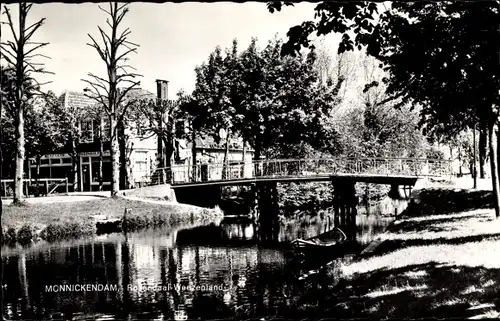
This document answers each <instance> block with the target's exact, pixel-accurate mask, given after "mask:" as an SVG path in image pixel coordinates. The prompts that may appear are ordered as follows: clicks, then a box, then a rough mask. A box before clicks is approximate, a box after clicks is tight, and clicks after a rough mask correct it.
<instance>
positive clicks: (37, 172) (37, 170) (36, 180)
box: [35, 156, 41, 195]
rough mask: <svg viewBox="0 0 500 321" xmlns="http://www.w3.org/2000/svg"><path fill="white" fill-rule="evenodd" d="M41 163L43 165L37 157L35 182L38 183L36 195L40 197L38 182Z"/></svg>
mask: <svg viewBox="0 0 500 321" xmlns="http://www.w3.org/2000/svg"><path fill="white" fill-rule="evenodd" d="M40 163H41V157H40V156H37V157H36V177H35V182H36V193H37V194H38V195H40V193H39V190H40V189H39V185H38V182H39V180H40Z"/></svg>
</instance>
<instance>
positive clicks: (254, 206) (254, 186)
mask: <svg viewBox="0 0 500 321" xmlns="http://www.w3.org/2000/svg"><path fill="white" fill-rule="evenodd" d="M250 188H251V191H252V196H253V204H252V219H253V220H254V221H255V222H258V221H259V192H258V189H257V184H255V183H254V184H252V185H251V187H250Z"/></svg>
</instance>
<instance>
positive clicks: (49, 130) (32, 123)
mask: <svg viewBox="0 0 500 321" xmlns="http://www.w3.org/2000/svg"><path fill="white" fill-rule="evenodd" d="M58 105H60V102H59V101H58V99H57V97H56V96H55V94H54V93H53V92H51V91H49V92H48V93H47V95H46V96H44V97H42V98H41V99H39V100H38V104H36V105H35V104H32V105H30V106H28V108H27V109H26V111H27V114H26V130H25V135H26V146H27V148H26V156H27V157H28V158H30V157H33V158H35V161H36V176H35V179H36V180H37V185H38V179H39V176H40V162H41V158H42V156H44V155H46V154H49V153H53V152H55V151H56V150H58V149H60V148H62V147H63V146H64V144H65V143H66V141H65V138H66V136H64V128H63V127H62V123H61V122H60V121H59V115H60V114H59V112H60V108H59V106H58ZM28 164H29V163H28ZM28 170H30V168H29V166H28Z"/></svg>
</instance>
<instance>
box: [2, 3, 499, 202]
mask: <svg viewBox="0 0 500 321" xmlns="http://www.w3.org/2000/svg"><path fill="white" fill-rule="evenodd" d="M279 5H280V3H279V2H273V3H272V4H270V5H269V8H270V9H273V8H278V7H279ZM363 5H364V6H363ZM363 5H362V4H356V5H349V4H340V3H339V4H338V5H337V4H336V5H333V7H331V6H326V7H325V5H324V4H318V8H317V11H319V12H327V13H329V14H331V15H333V16H336V15H340V16H342V15H346V14H347V19H357V18H356V17H357V16H356V15H361V16H362V19H361V18H360V19H361V20H359V21H357V22H359V24H360V27H359V28H360V29H359V30H357V33H358V34H361V35H362V36H359V37H358V38H356V41H357V43H359V44H360V47H359V48H358V49H363V47H362V46H365V47H366V48H368V51H367V53H368V55H367V54H363V53H361V52H362V51H364V49H363V50H361V51H360V52H358V53H357V55H352V54H351V53H350V52H348V51H349V50H351V49H354V46H353V42H352V41H351V40H350V38H349V37H348V35H347V36H344V38H342V39H343V40H342V42H341V44H340V47H339V53H338V54H332V53H331V51H330V50H329V49H328V48H326V47H322V46H314V47H313V46H310V45H311V43H307V42H304V41H305V40H304V39H306V40H307V32H310V31H311V28H313V29H314V28H324V26H323V25H322V24H321V23H319V22H318V24H314V23H313V22H306V23H304V24H303V25H301V26H299V27H294V28H292V29H291V30H290V32H289V34H288V36H289V40H288V42H286V43H283V41H282V40H281V39H278V38H277V37H275V38H274V39H272V40H270V41H269V42H268V43H267V44H266V45H265V46H264V47H263V48H260V47H259V43H258V40H257V39H252V40H251V42H250V44H249V45H248V47H247V48H245V49H244V50H242V51H240V50H239V47H238V41H237V40H234V41H233V43H232V44H231V46H229V47H228V48H226V49H225V50H223V49H222V48H221V47H219V46H218V47H216V48H215V49H214V50H213V52H211V53H210V54H209V56H208V58H207V61H206V62H203V63H202V64H201V65H199V66H198V67H196V69H195V74H196V82H195V88H194V90H193V91H192V92H191V93H187V92H185V91H180V92H179V93H178V95H177V99H176V100H175V101H162V102H158V101H157V100H155V99H130V97H129V93H130V92H131V91H132V90H133V89H134V88H137V87H138V86H139V84H140V82H139V80H137V79H138V78H139V77H140V76H141V75H140V74H138V73H136V71H135V69H134V68H133V67H132V66H130V65H129V64H128V60H129V58H128V55H129V54H132V53H135V52H136V51H137V48H138V45H137V44H135V43H133V42H131V41H130V40H129V39H128V36H129V35H130V30H129V29H128V28H125V29H124V30H123V31H122V30H121V29H120V27H121V24H122V22H123V19H124V18H125V16H126V14H127V13H128V10H129V9H128V6H127V5H126V4H117V3H110V4H109V7H108V8H104V7H99V8H100V9H101V10H102V11H104V12H105V13H106V14H107V15H108V18H107V20H106V23H107V25H108V26H109V29H110V30H109V31H104V29H102V28H101V27H98V31H99V34H98V35H99V36H100V39H101V41H97V40H96V39H98V38H95V37H93V36H92V35H90V34H89V39H90V42H89V43H88V45H89V46H91V47H93V48H94V49H95V50H96V52H97V54H98V55H99V57H100V58H101V60H102V61H103V62H104V64H105V70H106V75H107V76H106V77H100V76H98V75H95V74H92V73H89V74H88V78H87V79H84V82H85V83H86V84H87V85H88V86H89V87H90V88H89V91H88V93H87V95H88V97H90V98H92V99H94V101H95V102H96V104H95V106H97V107H96V109H95V110H93V111H91V113H94V114H95V117H96V118H98V119H102V118H105V119H106V120H107V123H108V124H109V126H108V128H107V130H106V131H107V132H104V131H103V127H100V130H99V132H100V135H101V136H100V137H102V138H103V139H102V140H108V141H110V146H109V148H110V151H111V158H112V192H111V193H112V195H113V196H114V195H116V194H117V192H118V189H119V182H118V180H119V166H120V141H119V137H120V134H119V132H120V131H123V128H124V127H126V125H127V124H128V123H135V124H138V126H140V127H141V128H142V129H143V130H144V131H145V132H146V134H147V135H146V136H148V135H156V136H157V137H158V139H160V140H162V141H163V142H164V145H165V146H166V150H167V152H166V154H167V157H166V159H167V163H166V164H164V166H169V165H171V159H172V157H171V156H172V154H173V153H174V149H175V144H174V140H175V139H186V140H187V141H190V142H192V146H193V151H194V149H195V148H196V145H195V143H196V137H205V136H210V137H211V138H213V139H214V140H215V141H216V142H217V143H219V144H223V145H224V146H225V149H226V155H225V163H226V162H227V160H228V156H227V154H228V150H229V148H230V144H231V142H232V141H234V139H235V138H238V139H241V140H242V141H243V144H242V146H243V148H244V149H245V148H246V147H247V146H249V147H250V148H252V149H253V150H254V157H255V158H256V159H259V158H261V157H269V158H271V157H272V158H278V157H279V158H281V157H306V156H307V157H315V156H338V155H346V156H356V157H359V156H381V157H391V156H392V157H394V156H407V157H426V156H429V155H431V154H432V155H433V156H439V157H442V155H441V154H440V153H439V152H437V151H435V150H433V149H432V148H431V146H430V144H429V142H428V138H432V137H434V138H436V140H440V141H441V142H446V141H453V140H456V137H458V133H461V132H462V131H463V129H464V128H465V127H467V126H470V124H471V123H470V122H469V123H466V122H465V119H466V117H464V115H463V114H465V113H466V111H467V112H469V111H470V110H471V107H470V106H468V107H467V109H466V110H464V112H463V113H458V114H457V115H452V113H451V111H450V109H449V108H450V107H449V106H448V105H446V104H445V103H447V102H450V101H449V100H448V101H447V100H445V99H444V98H442V97H440V96H439V97H438V94H437V90H436V88H434V89H433V90H434V91H432V88H433V87H432V86H430V85H427V84H426V85H427V87H425V86H424V87H423V88H414V86H413V87H411V90H410V89H408V88H407V87H408V86H406V85H405V86H404V88H403V87H402V88H399V87H397V86H398V84H400V83H401V84H408V80H407V78H405V77H410V78H411V79H412V80H413V79H414V77H416V75H417V73H413V74H411V75H407V74H405V72H404V68H406V67H401V66H399V65H397V64H396V61H397V60H395V59H396V58H391V57H392V56H390V55H388V54H383V51H382V48H383V46H387V47H388V48H389V47H390V45H391V43H390V41H396V40H390V39H392V38H390V37H391V36H390V35H385V34H384V30H383V28H382V27H380V26H382V25H383V24H384V23H386V24H390V23H393V24H395V23H396V22H397V23H403V22H404V21H400V20H398V19H400V18H397V19H396V18H395V16H396V15H393V16H387V17H385V16H384V15H382V16H381V20H380V21H381V22H379V25H377V28H378V29H374V30H376V31H377V32H376V33H375V35H370V36H368V35H367V32H365V31H366V30H368V29H370V28H372V29H373V28H375V27H376V26H375V25H373V22H370V19H369V17H370V16H371V15H374V14H375V9H376V8H375V9H374V7H373V5H371V4H370V3H365V4H363ZM337 6H338V7H337ZM30 8H31V5H26V4H23V3H21V4H20V15H21V16H23V15H24V17H26V15H27V14H28V12H29V9H30ZM348 8H350V9H348ZM398 8H399V7H398ZM405 8H406V7H405V6H404V5H402V6H401V8H399V9H398V10H403V9H405ZM337 9H338V10H339V11H338V13H337V11H335V10H337ZM273 10H274V9H273ZM343 10H345V12H344V11H343ZM415 10H416V9H415ZM5 12H8V9H7V7H5ZM363 19H364V20H363ZM384 19H385V20H384ZM390 19H394V21H396V22H393V21H392V20H390ZM422 19H424V18H422ZM386 20H387V21H386ZM424 20H425V19H424ZM20 21H21V22H22V21H25V18H24V20H23V19H20ZM342 21H343V20H342ZM363 21H364V22H363ZM336 23H339V25H338V26H337V25H334V26H333V25H332V26H330V27H329V28H330V29H324V30H323V29H321V32H322V33H323V34H326V33H328V32H331V31H335V32H347V31H348V28H347V26H344V27H342V26H343V25H342V23H341V22H338V21H337V22H336ZM426 23H427V24H429V23H430V22H429V21H427V20H426ZM42 24H43V19H42V20H41V21H40V22H39V25H35V27H33V26H26V25H25V24H23V23H21V24H20V25H19V28H18V30H17V31H16V30H15V28H14V23H13V20H12V19H9V22H8V25H9V26H10V29H11V30H12V33H13V34H14V35H15V36H14V40H12V41H7V42H4V43H2V51H5V52H10V56H9V57H10V58H8V59H5V60H6V61H7V66H6V67H5V68H4V67H2V75H5V77H2V93H3V95H2V106H6V108H5V109H7V110H9V115H8V116H7V115H6V114H2V128H3V130H4V133H5V135H3V136H5V137H6V139H5V142H3V144H2V150H3V151H4V155H5V156H7V157H9V158H10V159H16V160H17V161H16V162H14V164H15V166H14V167H15V168H14V169H13V171H14V172H15V175H14V176H15V181H14V183H15V190H14V200H15V201H16V202H18V201H20V200H21V198H22V166H23V164H22V163H23V161H22V160H24V159H25V158H26V157H34V158H37V159H39V158H40V157H41V155H44V154H46V153H48V152H49V151H50V150H56V149H57V148H59V147H61V146H62V145H65V144H68V142H69V144H71V148H70V150H72V151H74V152H73V155H76V151H77V146H78V144H79V142H80V140H81V134H82V133H81V128H80V127H78V126H76V124H77V121H76V120H77V119H80V118H81V117H83V116H86V115H80V114H79V113H80V112H81V111H78V110H71V109H67V108H66V109H65V108H63V106H61V104H60V102H59V100H58V99H57V97H55V95H54V94H53V93H47V94H44V93H41V92H40V85H41V84H39V83H37V82H36V79H35V77H33V76H32V75H33V74H35V73H43V72H45V71H44V70H43V69H41V68H38V69H36V68H35V69H29V68H28V67H26V66H29V64H30V63H31V62H30V59H32V58H34V57H33V56H32V54H33V51H30V50H32V49H30V50H28V51H26V50H25V49H23V46H24V45H26V44H27V43H28V42H26V41H25V40H22V41H21V40H20V39H22V38H20V37H19V36H16V35H17V34H19V35H24V37H25V38H26V37H27V36H29V37H31V36H32V35H33V33H34V32H35V31H36V29H38V27H39V26H41V25H42ZM403 25H404V23H403ZM37 26H38V27H37ZM308 28H309V29H308ZM388 28H395V27H392V26H390V25H389V27H388ZM407 28H410V27H407ZM410 29H411V28H410ZM398 30H399V29H398ZM304 34H305V35H306V37H304V36H303V35H304ZM346 37H347V38H346ZM372 37H379V38H380V39H382V40H383V41H382V40H380V39H379V38H373V39H377V41H378V40H380V41H381V43H380V44H378V45H377V41H375V40H368V38H369V39H372ZM384 37H387V38H388V39H389V38H390V39H389V40H388V39H386V38H384ZM401 37H402V39H403V40H404V41H407V43H408V44H407V46H409V47H408V48H410V40H411V37H410V36H409V35H407V34H403V35H401ZM384 41H385V42H384ZM404 44H406V43H404ZM44 46H45V44H44ZM300 46H308V47H310V48H309V50H308V51H301V50H299V49H300ZM374 46H375V47H376V46H380V48H378V47H376V48H378V49H377V50H378V51H377V50H376V49H373V48H374ZM41 47H42V46H39V47H37V45H36V44H34V48H35V49H36V50H37V49H39V48H41ZM9 48H10V49H9ZM12 48H14V49H15V50H14V49H12ZM20 48H21V49H20ZM391 48H392V47H391ZM348 49H349V50H348ZM397 49H399V50H400V51H401V52H402V51H403V49H400V48H399V47H398V48H397ZM9 50H10V51H9ZM404 50H410V49H406V48H405V49H404ZM427 50H430V49H429V48H428V49H427ZM396 52H397V53H398V52H399V51H397V50H396ZM6 56H8V54H3V55H2V57H6ZM403 58H404V59H406V60H404V61H406V62H407V63H410V61H413V60H414V58H415V57H414V56H409V57H406V56H404V57H403ZM391 59H392V60H391ZM393 60H394V61H395V62H393ZM421 60H425V59H421ZM380 63H383V64H384V66H386V67H385V68H384V69H382V68H380V67H379V66H378V65H379V64H380ZM391 63H392V65H391ZM422 63H424V62H422ZM413 65H414V66H415V68H417V67H416V66H417V65H418V66H419V67H418V68H424V67H425V66H420V65H419V64H418V63H415V64H413ZM387 66H393V67H387ZM394 66H395V67H394ZM391 68H392V69H391ZM398 68H399V69H398ZM424 69H425V68H424ZM425 70H427V69H425ZM360 75H361V82H359V81H358V82H356V81H357V80H359V79H360ZM394 77H395V78H394ZM440 77H444V76H442V75H440ZM394 79H395V80H394ZM429 79H431V78H429ZM432 79H433V78H432ZM398 81H399V82H398ZM429 81H430V80H429ZM432 81H434V82H435V83H433V85H434V86H437V84H439V83H440V81H441V82H442V81H443V79H435V80H434V79H433V80H432ZM399 86H403V85H399ZM462 86H464V85H462ZM398 90H400V91H398ZM424 90H428V91H429V95H430V93H432V94H433V95H434V96H436V97H438V98H439V99H441V100H442V101H441V100H439V99H437V100H436V101H437V102H438V103H439V104H440V105H439V106H438V107H439V108H443V109H445V108H448V109H446V110H447V111H448V118H447V119H445V118H444V116H445V115H446V112H439V113H437V112H436V111H435V109H436V110H437V111H440V109H439V108H435V107H433V106H434V101H433V100H432V101H431V100H429V99H427V100H425V99H416V98H414V97H413V96H418V95H417V94H422V97H427V96H425V95H424V93H426V92H422V91H424ZM434 96H431V97H432V98H434ZM419 97H420V96H419ZM447 97H448V99H451V97H453V95H452V94H450V95H448V96H447ZM35 102H38V103H35ZM462 105H463V103H462V102H461V106H462ZM36 106H38V110H39V111H38V112H37V111H36V110H37V108H35V107H36ZM40 106H41V107H40ZM446 106H448V107H446ZM85 112H86V113H88V112H89V111H85ZM165 115H167V117H165ZM419 115H420V117H419ZM452 116H453V117H455V118H456V119H453V122H452V121H451V118H450V117H452ZM25 118H26V126H24V125H25ZM42 119H43V120H44V121H39V120H42ZM479 123H480V124H482V125H481V126H482V127H481V126H480V128H484V126H485V125H484V124H486V123H487V122H486V120H484V121H482V122H479ZM101 124H102V122H101ZM439 126H441V127H439ZM25 127H27V128H25ZM422 127H423V128H424V129H425V130H426V132H425V135H424V133H422V130H421V128H422ZM440 128H441V129H440ZM451 129H456V130H455V131H454V132H453V131H452V130H451ZM480 132H481V139H480V142H482V143H481V144H480V145H481V146H483V145H484V142H485V139H484V133H485V132H486V131H485V130H481V131H480ZM25 133H27V134H26V137H24V135H25ZM443 133H448V135H447V136H446V135H444V134H443ZM450 133H454V134H450ZM455 133H456V134H455ZM59 137H66V138H69V139H68V140H60V138H59ZM25 141H26V142H27V149H26V151H27V154H25V148H24V144H25ZM489 141H492V140H491V137H490V140H489ZM490 146H491V144H490ZM101 150H102V145H101ZM122 150H123V149H122ZM121 154H122V157H121V158H122V163H123V151H122V153H121ZM492 155H493V153H492ZM494 155H496V154H494ZM483 156H484V155H483ZM483 158H485V157H482V158H481V159H483ZM193 162H194V163H196V153H194V152H193ZM20 168H21V171H19V169H20ZM101 170H102V169H101ZM20 182H21V183H20Z"/></svg>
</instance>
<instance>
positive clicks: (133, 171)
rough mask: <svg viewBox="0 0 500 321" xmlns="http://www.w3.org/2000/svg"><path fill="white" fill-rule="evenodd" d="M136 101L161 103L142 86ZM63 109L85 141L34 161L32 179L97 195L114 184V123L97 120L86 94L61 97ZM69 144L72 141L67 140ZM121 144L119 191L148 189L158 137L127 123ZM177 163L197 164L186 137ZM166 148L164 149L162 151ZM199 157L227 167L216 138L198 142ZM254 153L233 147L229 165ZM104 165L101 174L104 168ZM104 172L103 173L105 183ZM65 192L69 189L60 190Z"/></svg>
mask: <svg viewBox="0 0 500 321" xmlns="http://www.w3.org/2000/svg"><path fill="white" fill-rule="evenodd" d="M130 95H131V96H132V97H133V98H142V99H156V96H155V95H154V94H153V93H151V92H149V91H147V90H143V89H140V88H137V89H133V90H132V91H131V92H130ZM60 100H61V103H62V104H63V105H64V108H66V109H71V110H72V111H74V112H75V113H77V114H78V115H79V116H78V121H77V122H78V124H77V127H78V129H79V130H80V133H81V134H80V139H79V143H78V144H77V146H75V144H71V143H69V144H68V146H66V147H64V148H63V149H61V150H59V151H57V152H55V153H51V154H47V155H44V156H43V157H42V158H41V159H40V161H39V163H38V162H37V160H35V159H31V160H30V161H29V172H28V176H29V178H37V177H38V178H50V179H59V180H62V179H65V178H67V179H68V182H69V186H70V188H69V190H70V191H97V190H100V188H101V187H102V189H103V190H109V189H110V186H111V156H110V142H109V139H107V136H108V132H109V123H108V120H107V118H106V117H101V118H99V117H96V116H95V113H94V112H93V110H95V108H94V106H95V101H94V100H92V99H91V98H88V97H86V96H85V93H84V92H75V91H66V92H65V93H64V94H63V95H61V97H60ZM68 140H69V138H68ZM118 140H119V145H120V189H129V188H135V187H140V186H144V185H148V184H150V183H151V179H152V177H153V176H154V173H155V171H156V170H157V162H158V157H157V156H158V154H157V151H158V138H157V136H156V135H151V133H145V131H144V129H143V128H141V126H140V125H138V124H135V123H133V122H130V121H129V122H127V124H126V127H121V130H119V131H118ZM175 146H176V148H175V151H174V155H173V156H174V157H173V158H174V159H173V163H172V164H173V165H192V164H193V157H192V156H193V150H192V144H191V143H188V142H186V141H185V140H182V139H177V140H175ZM163 148H164V147H163ZM195 151H196V159H197V163H198V164H214V163H222V162H223V160H224V154H225V146H224V144H223V143H219V144H216V143H215V142H214V140H213V139H211V138H204V139H202V138H197V139H196V148H195ZM252 157H253V151H252V150H250V149H249V148H247V149H246V152H245V156H243V148H242V144H241V142H239V141H238V140H235V141H234V142H232V143H231V146H230V149H229V154H228V161H229V163H230V164H242V163H244V162H248V163H249V162H251V159H252ZM101 165H102V170H100V168H101ZM100 173H102V185H101V178H100ZM58 189H60V190H61V191H62V190H64V189H65V187H63V186H61V187H60V188H58Z"/></svg>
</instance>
